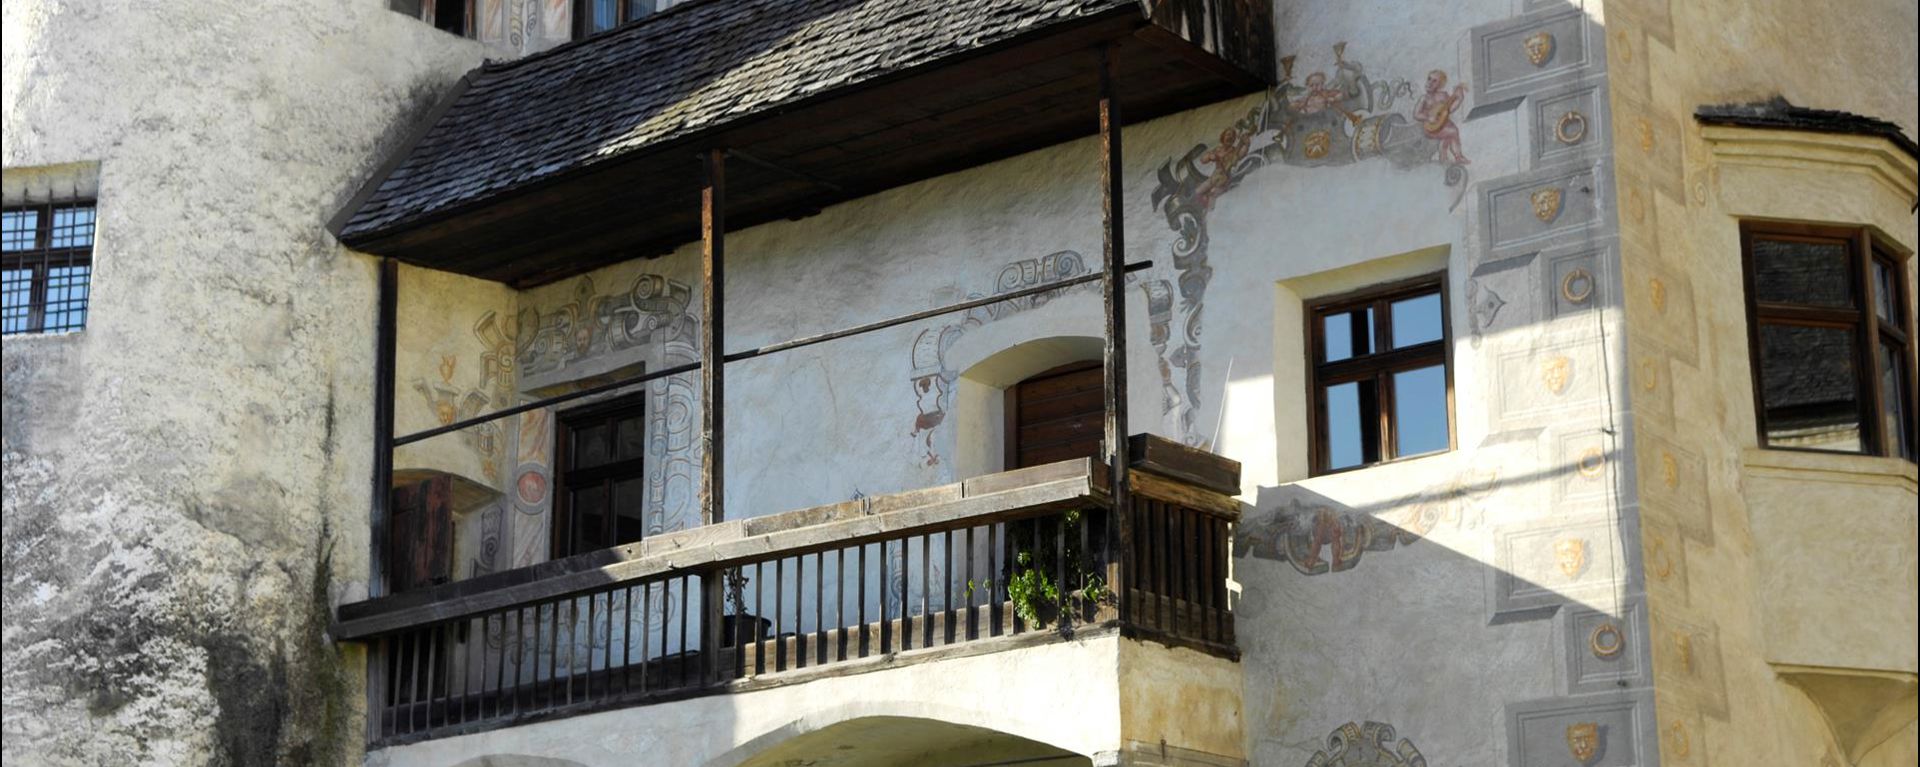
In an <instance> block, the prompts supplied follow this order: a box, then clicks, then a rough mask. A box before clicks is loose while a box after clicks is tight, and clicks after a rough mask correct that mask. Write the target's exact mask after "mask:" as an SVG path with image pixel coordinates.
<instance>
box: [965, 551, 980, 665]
mask: <svg viewBox="0 0 1920 767" xmlns="http://www.w3.org/2000/svg"><path fill="white" fill-rule="evenodd" d="M973 530H974V528H971V527H969V528H967V588H966V594H967V641H973V640H975V639H979V638H980V608H979V606H978V605H979V602H978V600H977V599H976V597H975V594H976V590H977V589H979V584H978V582H976V581H975V580H974V579H973V559H974V557H973V551H974V549H973Z"/></svg>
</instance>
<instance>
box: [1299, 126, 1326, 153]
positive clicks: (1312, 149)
mask: <svg viewBox="0 0 1920 767" xmlns="http://www.w3.org/2000/svg"><path fill="white" fill-rule="evenodd" d="M1331 151H1333V136H1332V135H1331V134H1329V133H1328V132H1326V131H1324V130H1317V131H1314V132H1312V133H1309V134H1307V138H1306V140H1305V141H1303V142H1301V144H1300V153H1301V154H1303V155H1306V158H1307V159H1309V160H1318V159H1320V158H1322V157H1326V156H1327V153H1329V152H1331Z"/></svg>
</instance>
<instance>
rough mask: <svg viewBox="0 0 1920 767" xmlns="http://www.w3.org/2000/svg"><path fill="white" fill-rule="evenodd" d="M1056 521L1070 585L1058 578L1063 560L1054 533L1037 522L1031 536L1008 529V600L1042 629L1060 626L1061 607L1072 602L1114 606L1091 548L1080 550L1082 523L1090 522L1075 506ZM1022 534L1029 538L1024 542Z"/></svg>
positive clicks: (1021, 613)
mask: <svg viewBox="0 0 1920 767" xmlns="http://www.w3.org/2000/svg"><path fill="white" fill-rule="evenodd" d="M1053 524H1055V525H1065V526H1066V529H1065V530H1064V533H1065V534H1064V536H1063V537H1064V539H1065V541H1066V546H1065V552H1064V554H1065V559H1066V562H1065V565H1066V567H1065V570H1066V574H1067V581H1068V582H1067V583H1061V582H1060V581H1059V577H1060V572H1061V567H1060V565H1061V563H1060V562H1058V561H1057V559H1058V558H1059V555H1058V554H1057V553H1056V549H1055V547H1054V546H1053V545H1050V544H1051V542H1052V541H1053V540H1054V539H1053V536H1052V535H1049V534H1046V533H1044V532H1043V531H1042V530H1041V529H1040V525H1038V524H1035V525H1034V527H1033V528H1031V530H1030V534H1029V535H1028V536H1019V535H1018V534H1016V533H1013V532H1009V533H1008V546H1009V548H1011V549H1012V556H1011V557H1009V558H1008V560H1007V562H1008V566H1007V570H1006V572H1005V573H1004V577H1005V578H1006V590H1007V601H1008V602H1010V603H1011V604H1012V606H1013V611H1014V614H1015V615H1018V616H1019V617H1020V620H1022V621H1024V622H1026V623H1027V624H1028V625H1029V626H1031V627H1035V628H1039V627H1043V626H1051V625H1056V624H1057V622H1058V618H1059V616H1060V609H1061V607H1062V606H1063V605H1066V604H1068V603H1069V602H1077V603H1078V606H1081V607H1084V606H1086V605H1100V604H1111V603H1112V602H1113V594H1112V593H1111V592H1110V591H1108V590H1107V587H1106V580H1105V579H1104V578H1103V577H1102V575H1101V573H1100V570H1101V569H1102V568H1100V567H1099V565H1098V563H1096V562H1095V561H1093V559H1094V558H1093V557H1092V556H1091V552H1083V551H1080V547H1079V545H1078V544H1079V542H1080V536H1079V534H1078V532H1077V530H1078V529H1079V527H1080V525H1083V524H1087V520H1086V519H1085V518H1084V516H1083V515H1082V514H1081V513H1080V512H1079V511H1077V510H1074V511H1068V512H1066V513H1065V514H1063V515H1061V517H1060V518H1059V520H1058V521H1056V522H1054V523H1053ZM1020 537H1027V538H1029V540H1028V541H1026V542H1021V541H1020V540H1019V538H1020Z"/></svg>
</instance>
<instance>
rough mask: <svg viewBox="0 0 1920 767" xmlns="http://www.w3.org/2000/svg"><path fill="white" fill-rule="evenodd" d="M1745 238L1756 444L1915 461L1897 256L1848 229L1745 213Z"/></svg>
mask: <svg viewBox="0 0 1920 767" xmlns="http://www.w3.org/2000/svg"><path fill="white" fill-rule="evenodd" d="M1741 241H1742V249H1743V251H1744V253H1745V256H1744V261H1745V266H1746V275H1747V276H1746V279H1747V306H1748V316H1749V327H1750V336H1751V343H1752V347H1753V349H1752V354H1753V374H1754V394H1755V397H1754V398H1755V403H1754V405H1755V413H1756V415H1757V416H1758V419H1759V425H1760V435H1759V436H1760V444H1761V445H1762V446H1765V447H1770V448H1783V449H1792V450H1819V451H1828V452H1840V453H1863V454H1867V455H1887V456H1900V457H1904V458H1907V459H1909V460H1912V459H1913V458H1914V455H1915V449H1914V419H1913V414H1914V411H1913V403H1914V390H1913V386H1914V376H1913V370H1914V368H1913V365H1914V362H1913V359H1914V358H1913V346H1912V343H1911V340H1910V339H1911V332H1912V327H1913V324H1912V317H1911V316H1910V312H1909V311H1908V309H1907V307H1908V306H1909V305H1910V304H1911V299H1910V298H1909V297H1908V296H1907V295H1906V293H1907V280H1906V265H1905V259H1903V258H1901V257H1899V256H1896V255H1894V254H1893V252H1892V251H1890V250H1888V249H1887V248H1885V247H1882V246H1880V245H1879V244H1877V243H1875V242H1874V240H1873V237H1872V235H1871V234H1869V233H1868V232H1867V231H1866V230H1864V229H1855V228H1841V227H1828V226H1813V225H1803V224H1773V223H1766V224H1763V223H1747V224H1744V225H1742V227H1741Z"/></svg>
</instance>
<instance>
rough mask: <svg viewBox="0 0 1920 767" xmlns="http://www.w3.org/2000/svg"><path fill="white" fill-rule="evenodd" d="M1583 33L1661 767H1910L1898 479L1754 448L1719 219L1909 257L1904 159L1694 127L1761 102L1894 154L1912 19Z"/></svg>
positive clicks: (1772, 10)
mask: <svg viewBox="0 0 1920 767" xmlns="http://www.w3.org/2000/svg"><path fill="white" fill-rule="evenodd" d="M1605 17H1606V18H1605V21H1606V28H1607V39H1608V45H1607V53H1608V65H1609V67H1610V69H1611V71H1612V77H1611V78H1610V82H1611V84H1612V86H1613V88H1612V93H1611V105H1612V110H1613V115H1614V120H1613V122H1614V126H1615V131H1614V133H1613V135H1612V139H1611V140H1612V143H1613V145H1614V153H1615V156H1616V157H1617V158H1618V165H1619V173H1618V181H1619V183H1618V187H1617V192H1616V194H1617V196H1618V199H1619V208H1620V210H1621V242H1622V243H1623V249H1622V250H1623V267H1624V270H1625V279H1624V287H1625V300H1626V309H1627V323H1626V326H1627V330H1628V339H1627V343H1628V348H1629V365H1630V367H1629V377H1630V380H1631V381H1632V384H1633V392H1634V396H1635V398H1636V401H1637V403H1638V404H1637V405H1636V408H1635V413H1634V418H1633V419H1632V421H1631V425H1632V437H1631V444H1632V446H1633V451H1634V453H1635V454H1636V455H1637V458H1638V466H1639V467H1640V470H1639V472H1638V481H1637V485H1636V489H1637V501H1638V503H1639V505H1640V509H1641V512H1642V515H1643V517H1644V519H1645V525H1644V526H1643V528H1642V530H1641V536H1642V541H1641V543H1642V548H1643V550H1644V551H1645V553H1646V557H1645V563H1644V567H1645V569H1646V575H1647V577H1646V580H1647V582H1648V584H1649V590H1648V597H1649V603H1650V608H1651V610H1650V614H1649V616H1648V617H1649V621H1648V623H1647V624H1646V625H1645V630H1646V632H1647V634H1648V636H1649V638H1650V640H1651V641H1650V644H1651V649H1652V664H1653V673H1654V676H1655V678H1656V680H1657V682H1658V688H1659V692H1660V695H1659V701H1658V710H1659V713H1658V722H1657V724H1658V727H1659V729H1660V733H1661V750H1662V753H1663V755H1664V756H1665V758H1666V762H1665V763H1666V764H1670V765H1708V764H1716V765H1721V764H1760V763H1774V764H1818V765H1822V766H1823V767H1826V766H1828V765H1832V766H1834V767H1838V765H1849V764H1908V763H1912V762H1913V761H1914V758H1915V753H1916V750H1917V749H1916V740H1915V738H1916V731H1915V726H1914V720H1913V710H1914V708H1913V706H1914V704H1913V689H1914V688H1913V685H1914V681H1913V680H1914V672H1915V671H1916V665H1917V664H1920V657H1917V655H1920V653H1917V651H1916V648H1915V645H1914V634H1915V608H1914V601H1915V565H1914V561H1915V554H1916V542H1915V522H1914V513H1913V512H1914V506H1915V498H1916V496H1915V491H1914V487H1915V485H1914V476H1915V475H1914V469H1913V466H1912V464H1910V463H1907V462H1905V461H1902V460H1899V459H1886V458H1871V457H1865V456H1844V455H1817V454H1806V453H1789V452H1784V451H1776V450H1761V449H1759V448H1758V436H1757V429H1756V424H1755V416H1754V407H1753V396H1754V395H1753V379H1752V377H1751V373H1750V370H1751V367H1750V362H1749V360H1750V356H1751V352H1750V349H1749V341H1748V335H1747V327H1748V318H1747V311H1746V306H1745V305H1744V302H1743V300H1744V296H1745V293H1746V287H1745V284H1744V281H1743V273H1742V267H1741V253H1740V240H1739V234H1738V222H1739V221H1740V220H1741V219H1742V218H1763V219H1775V220H1797V221H1805V222H1817V223H1828V224H1836V225H1848V226H1860V225H1865V226H1870V227H1873V228H1874V229H1876V230H1877V231H1878V233H1879V235H1880V236H1882V237H1885V238H1887V240H1889V241H1891V242H1892V243H1894V246H1895V247H1896V248H1897V249H1898V250H1900V251H1903V252H1905V253H1912V252H1913V251H1914V249H1915V247H1916V239H1915V237H1916V235H1915V229H1914V217H1913V212H1912V207H1911V206H1912V205H1913V201H1914V194H1915V181H1914V170H1913V168H1914V161H1913V160H1912V158H1910V157H1908V156H1906V155H1904V154H1901V153H1900V152H1899V151H1898V150H1897V149H1893V147H1892V145H1891V144H1890V143H1889V142H1886V141H1884V140H1880V139H1865V138H1858V137H1850V136H1832V135H1825V136H1817V135H1810V134H1801V135H1798V136H1796V135H1795V134H1791V133H1783V132H1778V131H1739V130H1733V131H1719V134H1720V136H1721V138H1718V139H1717V138H1716V137H1715V135H1713V134H1714V133H1715V131H1714V130H1710V129H1706V128H1703V127H1702V126H1700V125H1699V124H1697V123H1696V122H1695V121H1694V119H1693V112H1694V110H1695V109H1696V108H1698V107H1700V106H1702V105H1716V104H1726V103H1743V102H1752V101H1762V100H1767V99H1771V98H1773V97H1776V96H1784V97H1785V98H1787V99H1788V100H1789V101H1791V102H1793V103H1794V104H1796V105H1799V106H1806V107H1814V108H1819V109H1838V110H1845V111H1851V112H1855V113H1858V114H1863V115H1868V116H1872V117H1876V118H1880V119H1884V120H1888V121H1891V122H1893V123H1896V124H1898V125H1900V126H1901V127H1902V128H1903V129H1904V130H1905V132H1906V133H1907V135H1908V136H1913V135H1915V130H1916V125H1917V123H1916V109H1917V107H1920V102H1916V98H1915V82H1916V71H1917V67H1916V64H1915V55H1914V51H1915V49H1916V34H1917V33H1916V25H1915V8H1914V6H1913V5H1912V4H1911V3H1906V4H1901V3H1861V4H1857V5H1851V6H1848V7H1847V8H1846V10H1845V12H1840V13H1807V9H1806V8H1805V7H1803V6H1802V5H1800V4H1797V3H1792V2H1695V3H1682V2H1668V0H1632V1H1628V0H1611V1H1610V2H1607V3H1606V14H1605ZM1731 62H1738V65H1731V64H1730V63H1731ZM1776 142H1778V143H1776ZM1789 142H1791V143H1789ZM1877 152H1884V153H1889V158H1888V159H1876V158H1875V153H1877ZM1881 173H1886V175H1885V176H1881V175H1880V174H1881ZM1908 268H1909V272H1908V274H1907V275H1906V278H1907V281H1908V284H1909V289H1908V293H1907V295H1908V296H1912V295H1913V291H1912V287H1911V286H1912V284H1913V282H1912V281H1913V273H1912V268H1913V261H1912V260H1909V261H1908ZM1907 311H1909V312H1911V311H1913V307H1912V306H1908V307H1907ZM1910 375H1911V373H1910ZM1796 685H1799V686H1796ZM1902 698H1904V702H1903V701H1902ZM1903 706H1904V711H1903V710H1902V707H1903ZM1876 715H1878V716H1879V718H1880V721H1878V722H1875V721H1873V720H1874V719H1875V717H1876ZM1829 716H1831V717H1832V719H1831V720H1830V719H1829V718H1828V717H1829Z"/></svg>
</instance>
